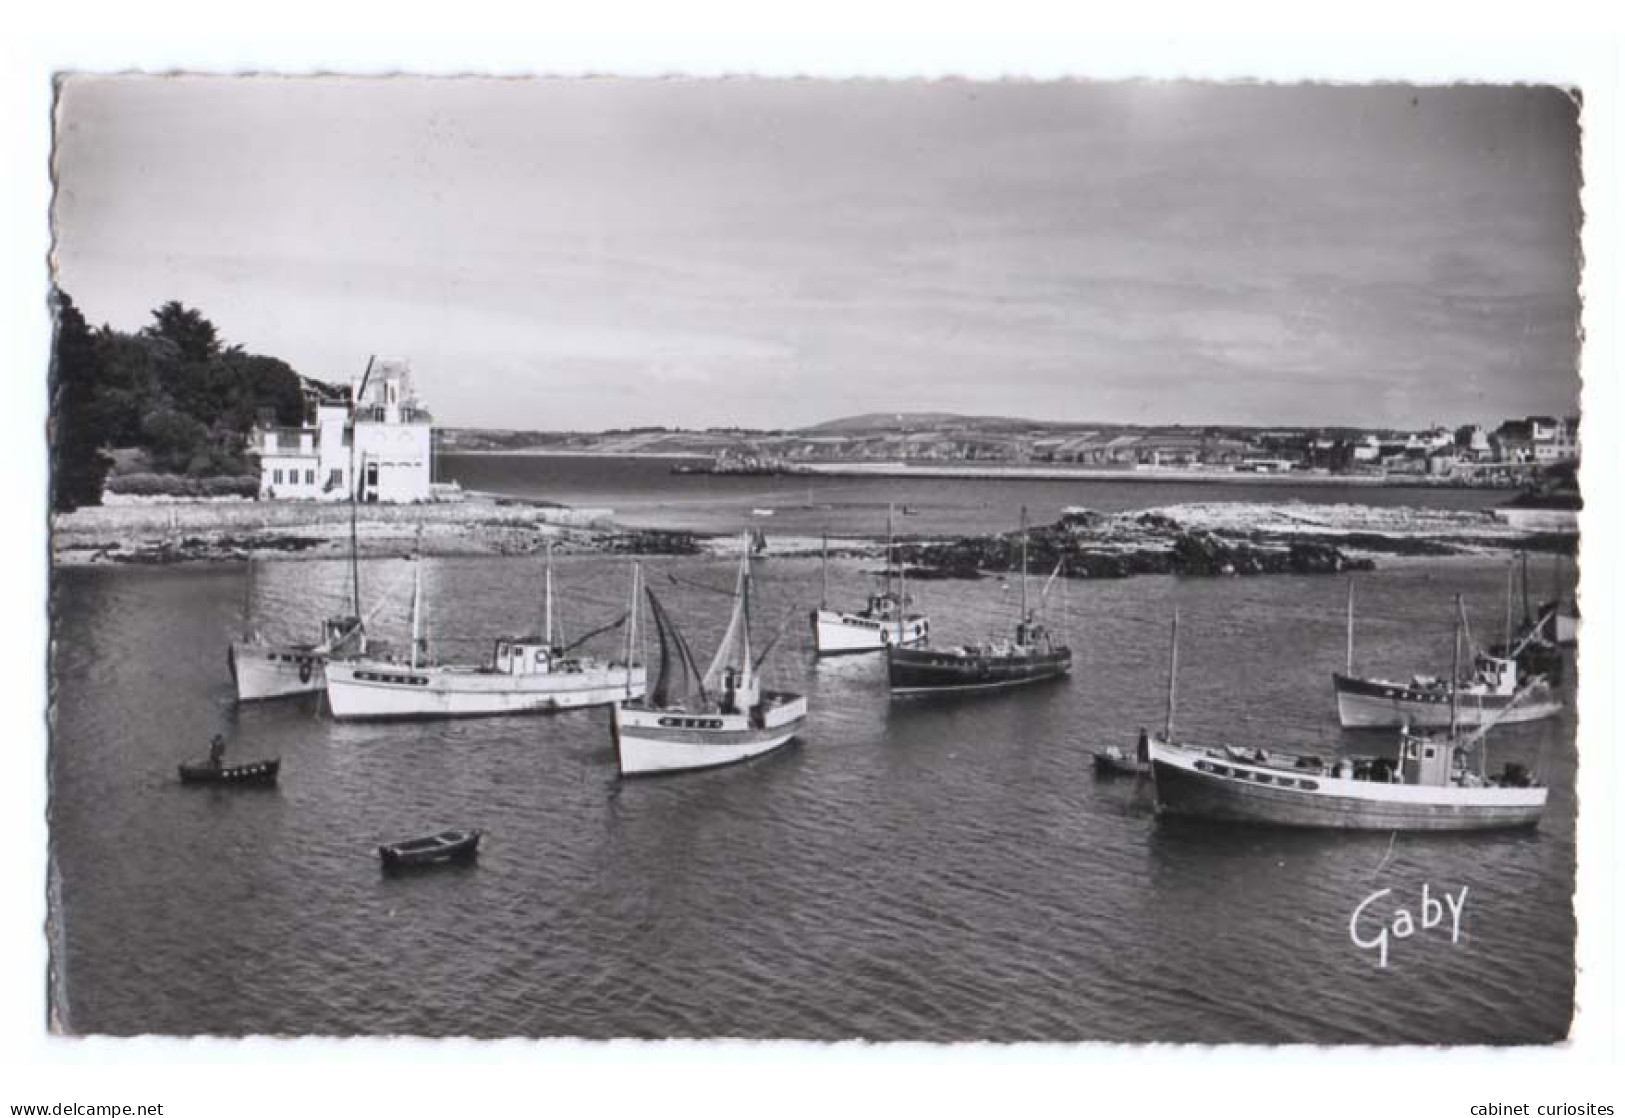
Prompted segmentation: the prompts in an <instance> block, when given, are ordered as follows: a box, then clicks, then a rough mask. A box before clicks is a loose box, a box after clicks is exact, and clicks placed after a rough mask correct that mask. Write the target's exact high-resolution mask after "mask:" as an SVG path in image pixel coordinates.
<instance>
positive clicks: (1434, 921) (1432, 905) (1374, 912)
mask: <svg viewBox="0 0 1625 1118" xmlns="http://www.w3.org/2000/svg"><path fill="white" fill-rule="evenodd" d="M1393 892H1394V891H1393V890H1392V889H1379V890H1377V891H1376V892H1375V893H1372V894H1371V895H1370V896H1368V897H1366V898H1365V900H1363V901H1361V902H1360V903H1359V904H1358V905H1356V906H1355V908H1354V913H1353V915H1351V916H1350V917H1349V939H1350V940H1352V941H1353V942H1354V946H1355V947H1358V948H1359V949H1360V950H1362V951H1375V952H1376V953H1377V966H1379V967H1386V966H1387V965H1388V945H1389V943H1390V941H1393V942H1397V941H1399V940H1402V939H1410V938H1411V936H1413V935H1415V934H1416V932H1417V930H1418V928H1420V930H1422V931H1424V932H1425V931H1430V930H1432V929H1434V928H1437V927H1439V926H1440V925H1442V924H1443V923H1444V920H1445V916H1446V914H1447V910H1448V915H1449V917H1450V942H1451V944H1457V943H1460V942H1461V917H1462V914H1463V913H1464V912H1465V911H1466V910H1467V886H1465V885H1463V886H1462V887H1461V892H1460V893H1455V894H1453V893H1451V892H1450V890H1448V889H1446V890H1443V892H1442V894H1440V895H1441V896H1442V897H1443V900H1441V899H1440V897H1439V896H1435V895H1434V893H1433V891H1432V890H1431V889H1430V888H1429V887H1428V886H1426V885H1424V886H1422V903H1421V905H1420V906H1419V908H1420V911H1419V912H1418V913H1417V915H1414V916H1413V915H1412V914H1411V910H1410V909H1409V908H1406V907H1405V906H1404V905H1398V906H1394V905H1392V903H1391V902H1390V903H1387V904H1384V903H1381V902H1382V900H1383V898H1384V897H1389V896H1392V894H1393Z"/></svg>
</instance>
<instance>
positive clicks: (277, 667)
mask: <svg viewBox="0 0 1625 1118" xmlns="http://www.w3.org/2000/svg"><path fill="white" fill-rule="evenodd" d="M226 662H227V664H228V665H229V666H230V668H231V678H232V680H233V682H234V683H235V684H236V687H237V701H238V702H243V703H247V702H257V701H259V700H262V699H281V698H286V697H287V696H290V695H314V694H316V693H317V692H319V691H321V690H322V689H323V688H324V687H326V686H327V654H326V653H322V652H317V651H316V650H315V649H314V648H313V647H312V646H311V645H308V644H262V643H258V642H251V641H232V642H231V649H230V651H229V652H228V653H227V659H226Z"/></svg>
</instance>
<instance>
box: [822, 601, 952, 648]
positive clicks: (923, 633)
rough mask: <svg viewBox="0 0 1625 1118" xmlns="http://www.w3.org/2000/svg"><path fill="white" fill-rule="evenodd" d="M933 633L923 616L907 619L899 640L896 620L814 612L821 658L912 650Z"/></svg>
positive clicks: (830, 611) (832, 612)
mask: <svg viewBox="0 0 1625 1118" xmlns="http://www.w3.org/2000/svg"><path fill="white" fill-rule="evenodd" d="M930 633H931V623H930V622H929V621H927V620H926V619H925V618H923V617H909V618H905V619H904V621H903V624H902V637H901V639H899V637H898V625H897V622H895V621H891V622H886V621H877V620H875V619H874V618H871V617H864V616H863V615H862V614H856V613H841V612H839V611H837V610H832V609H821V610H816V611H814V613H813V643H814V645H815V647H816V648H817V650H818V655H820V656H839V655H843V654H845V653H852V652H880V651H881V650H883V649H886V648H889V647H891V646H893V645H900V646H901V647H904V648H912V647H914V646H915V645H919V644H922V643H924V641H925V639H926V637H928V636H929V635H930Z"/></svg>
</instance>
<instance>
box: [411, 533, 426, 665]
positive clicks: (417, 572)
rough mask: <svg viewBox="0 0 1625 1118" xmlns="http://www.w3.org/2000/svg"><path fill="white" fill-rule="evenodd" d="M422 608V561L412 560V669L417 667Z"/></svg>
mask: <svg viewBox="0 0 1625 1118" xmlns="http://www.w3.org/2000/svg"><path fill="white" fill-rule="evenodd" d="M422 608H423V559H422V557H418V558H415V559H413V560H412V667H413V669H414V670H415V669H416V668H417V666H418V615H419V613H421V612H422Z"/></svg>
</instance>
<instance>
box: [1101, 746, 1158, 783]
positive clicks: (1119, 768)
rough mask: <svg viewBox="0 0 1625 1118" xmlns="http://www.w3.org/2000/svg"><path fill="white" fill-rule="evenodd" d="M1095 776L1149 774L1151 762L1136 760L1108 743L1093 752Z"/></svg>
mask: <svg viewBox="0 0 1625 1118" xmlns="http://www.w3.org/2000/svg"><path fill="white" fill-rule="evenodd" d="M1093 756H1094V759H1095V775H1096V776H1150V775H1151V762H1150V761H1140V760H1136V759H1135V758H1134V757H1133V756H1132V755H1130V754H1128V753H1125V752H1124V751H1123V750H1121V749H1118V748H1117V747H1116V746H1115V745H1108V746H1107V747H1106V748H1105V749H1097V750H1095V751H1094V753H1093Z"/></svg>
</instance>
